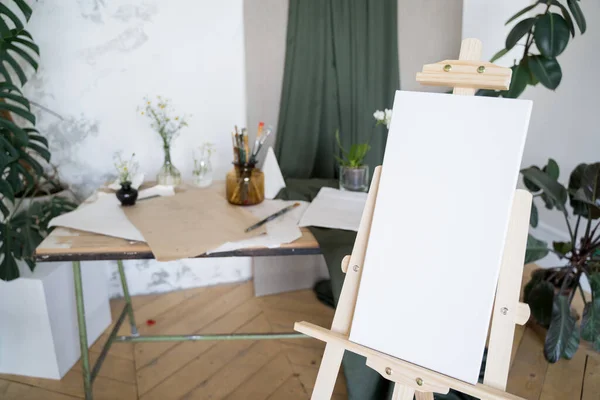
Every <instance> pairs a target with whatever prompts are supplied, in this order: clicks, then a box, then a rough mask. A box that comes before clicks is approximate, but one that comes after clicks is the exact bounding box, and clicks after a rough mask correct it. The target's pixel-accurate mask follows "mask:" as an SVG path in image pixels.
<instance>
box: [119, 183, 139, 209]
mask: <svg viewBox="0 0 600 400" xmlns="http://www.w3.org/2000/svg"><path fill="white" fill-rule="evenodd" d="M137 198H138V191H137V189H134V188H132V187H131V182H129V181H127V182H122V183H121V189H119V190H117V199H119V201H120V202H121V205H124V206H132V205H134V204H135V201H136V200H137Z"/></svg>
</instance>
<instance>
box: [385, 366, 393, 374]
mask: <svg viewBox="0 0 600 400" xmlns="http://www.w3.org/2000/svg"><path fill="white" fill-rule="evenodd" d="M392 372H393V371H392V369H391V368H390V367H387V368H386V369H385V373H386V375H391V374H392Z"/></svg>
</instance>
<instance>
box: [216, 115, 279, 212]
mask: <svg viewBox="0 0 600 400" xmlns="http://www.w3.org/2000/svg"><path fill="white" fill-rule="evenodd" d="M264 125H265V124H264V123H263V122H261V123H260V124H258V131H257V133H256V139H255V140H254V145H253V146H252V148H250V145H249V142H250V139H249V137H248V131H247V130H246V128H243V129H242V130H241V132H240V131H239V130H238V127H237V126H236V127H235V131H234V132H232V134H231V138H232V142H233V169H232V170H231V171H229V173H227V178H226V184H225V188H226V196H227V201H229V202H230V203H231V204H236V205H244V206H249V205H254V204H259V203H261V202H262V201H263V200H264V198H265V175H264V174H263V172H262V171H261V170H260V168H258V166H257V162H258V160H257V157H258V155H259V153H260V150H261V149H262V146H263V144H264V143H265V141H266V140H267V138H268V137H269V135H270V134H271V131H272V129H271V128H267V129H265V128H264Z"/></svg>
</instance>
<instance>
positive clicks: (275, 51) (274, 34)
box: [244, 0, 289, 159]
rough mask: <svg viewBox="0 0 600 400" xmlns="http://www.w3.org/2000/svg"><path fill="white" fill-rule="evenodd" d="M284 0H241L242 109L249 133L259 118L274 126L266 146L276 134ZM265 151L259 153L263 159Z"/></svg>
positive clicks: (284, 35)
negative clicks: (242, 51) (243, 90)
mask: <svg viewBox="0 0 600 400" xmlns="http://www.w3.org/2000/svg"><path fill="white" fill-rule="evenodd" d="M288 4H289V3H288V1H287V0H245V1H244V38H245V44H246V105H247V106H246V109H247V113H248V127H249V129H250V133H251V135H254V133H255V132H256V127H257V126H258V123H259V122H260V121H263V122H264V123H265V124H267V125H272V126H273V128H274V131H273V134H272V135H271V137H270V138H269V139H267V143H266V145H267V146H268V145H273V143H275V138H276V136H277V120H278V117H279V101H280V99H281V87H282V85H283V69H284V63H285V41H286V37H287V18H288ZM265 155H266V152H263V154H261V157H260V158H262V159H264V157H265Z"/></svg>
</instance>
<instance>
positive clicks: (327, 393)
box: [311, 343, 344, 400]
mask: <svg viewBox="0 0 600 400" xmlns="http://www.w3.org/2000/svg"><path fill="white" fill-rule="evenodd" d="M343 357H344V348H343V347H341V346H336V345H334V344H331V343H328V344H327V345H326V346H325V352H324V353H323V359H322V360H321V367H320V368H319V374H318V375H317V381H316V382H315V388H314V389H313V392H312V396H311V399H312V400H329V399H331V395H332V394H333V387H334V386H335V381H336V380H337V376H338V373H339V372H340V368H341V366H342V358H343Z"/></svg>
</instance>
